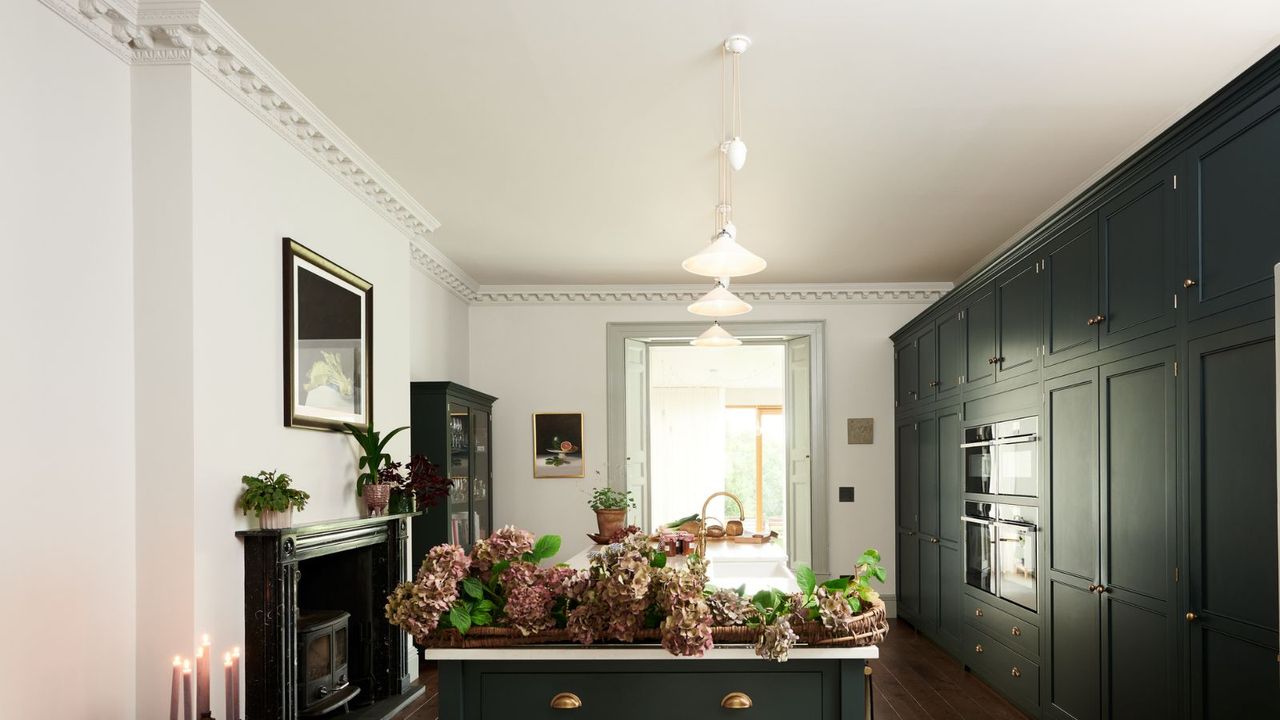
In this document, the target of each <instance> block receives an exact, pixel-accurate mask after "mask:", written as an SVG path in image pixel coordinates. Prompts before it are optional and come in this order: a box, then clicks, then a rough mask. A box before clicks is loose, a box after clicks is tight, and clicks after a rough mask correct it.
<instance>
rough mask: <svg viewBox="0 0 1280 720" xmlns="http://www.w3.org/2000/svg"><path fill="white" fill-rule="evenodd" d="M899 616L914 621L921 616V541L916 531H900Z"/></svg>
mask: <svg viewBox="0 0 1280 720" xmlns="http://www.w3.org/2000/svg"><path fill="white" fill-rule="evenodd" d="M898 614H899V615H901V616H903V617H905V618H907V619H908V620H912V621H915V620H917V618H918V617H919V615H920V540H919V533H917V532H915V531H914V530H899V531H898Z"/></svg>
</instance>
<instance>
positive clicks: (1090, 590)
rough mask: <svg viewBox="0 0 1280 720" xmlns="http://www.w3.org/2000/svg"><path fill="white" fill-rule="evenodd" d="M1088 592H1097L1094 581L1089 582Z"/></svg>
mask: <svg viewBox="0 0 1280 720" xmlns="http://www.w3.org/2000/svg"><path fill="white" fill-rule="evenodd" d="M1089 592H1098V586H1097V585H1095V584H1094V583H1089Z"/></svg>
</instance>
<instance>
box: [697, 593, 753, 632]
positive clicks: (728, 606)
mask: <svg viewBox="0 0 1280 720" xmlns="http://www.w3.org/2000/svg"><path fill="white" fill-rule="evenodd" d="M707 607H708V608H710V610H711V622H712V623H714V624H716V625H742V624H744V623H746V621H747V617H748V613H749V611H750V610H751V602H750V601H748V600H747V599H746V598H744V597H742V596H741V595H739V594H738V592H737V591H736V590H729V589H726V588H719V589H717V590H716V591H715V592H713V593H711V594H710V595H708V596H707Z"/></svg>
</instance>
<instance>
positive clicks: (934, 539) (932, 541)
mask: <svg viewBox="0 0 1280 720" xmlns="http://www.w3.org/2000/svg"><path fill="white" fill-rule="evenodd" d="M929 542H931V543H933V544H934V545H937V544H938V538H929Z"/></svg>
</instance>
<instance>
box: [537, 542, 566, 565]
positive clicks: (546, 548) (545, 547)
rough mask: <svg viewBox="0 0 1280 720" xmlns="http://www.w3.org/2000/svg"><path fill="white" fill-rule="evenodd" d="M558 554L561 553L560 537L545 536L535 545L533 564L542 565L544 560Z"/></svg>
mask: <svg viewBox="0 0 1280 720" xmlns="http://www.w3.org/2000/svg"><path fill="white" fill-rule="evenodd" d="M558 552H560V536H559V535H543V536H542V537H540V538H538V541H537V542H536V543H534V544H533V557H534V560H533V562H534V563H540V562H542V561H543V560H546V559H548V558H551V557H554V556H555V554H556V553H558Z"/></svg>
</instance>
